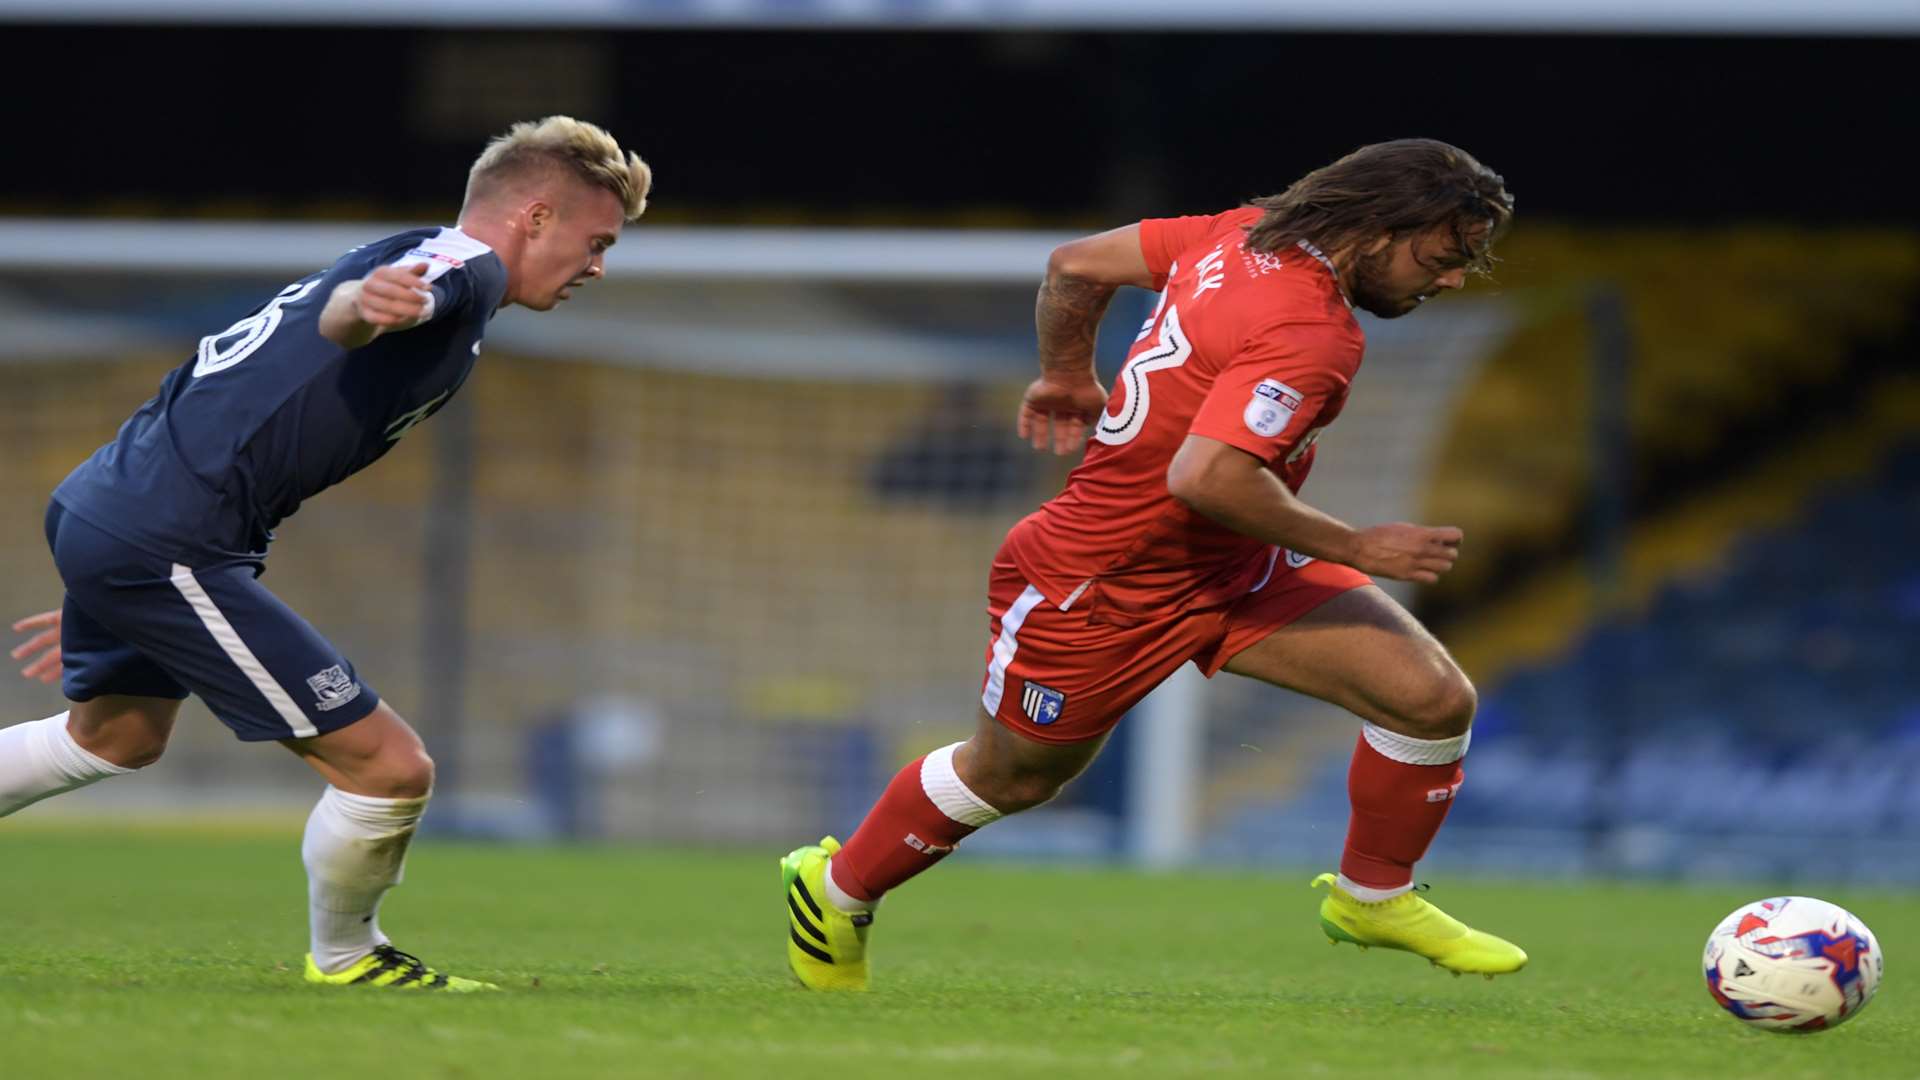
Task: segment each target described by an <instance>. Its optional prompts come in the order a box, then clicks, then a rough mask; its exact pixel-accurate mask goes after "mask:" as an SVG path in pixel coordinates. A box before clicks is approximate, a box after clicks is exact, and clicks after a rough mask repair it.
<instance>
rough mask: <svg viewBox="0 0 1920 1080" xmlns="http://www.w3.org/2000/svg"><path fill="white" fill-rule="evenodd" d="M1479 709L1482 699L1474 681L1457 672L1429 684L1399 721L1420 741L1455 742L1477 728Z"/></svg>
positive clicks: (1405, 708)
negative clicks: (1468, 731) (1474, 727)
mask: <svg viewBox="0 0 1920 1080" xmlns="http://www.w3.org/2000/svg"><path fill="white" fill-rule="evenodd" d="M1479 705H1480V695H1479V694H1478V692H1476V691H1475V690H1474V688H1473V683H1472V681H1471V680H1469V679H1468V678H1467V677H1466V676H1465V675H1463V674H1461V673H1460V672H1459V671H1454V672H1452V673H1451V674H1449V675H1445V676H1440V677H1437V678H1435V679H1433V680H1432V681H1430V682H1429V683H1427V685H1426V686H1425V687H1424V688H1423V691H1422V693H1420V694H1419V696H1418V697H1416V698H1415V699H1414V700H1412V701H1411V702H1409V703H1407V704H1406V705H1405V706H1403V707H1402V708H1401V709H1400V710H1399V712H1400V716H1399V719H1400V721H1401V723H1402V724H1403V725H1404V726H1405V729H1406V732H1407V734H1409V735H1412V736H1413V737H1414V738H1416V739H1451V738H1454V737H1456V736H1459V735H1464V734H1466V732H1467V729H1468V728H1470V727H1472V726H1473V714H1474V711H1475V710H1476V709H1478V708H1479Z"/></svg>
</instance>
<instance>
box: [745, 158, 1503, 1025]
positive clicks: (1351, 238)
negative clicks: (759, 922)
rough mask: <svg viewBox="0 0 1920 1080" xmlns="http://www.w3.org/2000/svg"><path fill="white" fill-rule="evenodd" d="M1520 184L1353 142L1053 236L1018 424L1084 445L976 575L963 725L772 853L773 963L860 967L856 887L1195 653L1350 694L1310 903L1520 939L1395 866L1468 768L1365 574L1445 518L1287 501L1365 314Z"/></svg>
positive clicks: (827, 981) (1345, 932)
mask: <svg viewBox="0 0 1920 1080" xmlns="http://www.w3.org/2000/svg"><path fill="white" fill-rule="evenodd" d="M1512 210H1513V202H1512V199H1511V198H1510V197H1509V196H1508V194H1507V192H1506V190H1505V187H1504V183H1503V181H1502V180H1501V179H1500V177H1499V176H1497V175H1495V174H1494V173H1493V172H1492V171H1491V170H1489V169H1487V168H1486V167H1485V166H1483V165H1481V164H1480V163H1479V162H1477V161H1475V160H1474V159H1473V158H1472V157H1470V156H1469V155H1467V154H1466V153H1464V152H1462V151H1460V150H1459V149H1456V148H1455V147H1452V146H1449V145H1447V144H1445V143H1441V142H1435V141H1432V140H1427V139H1406V140H1400V141H1396V142H1388V143H1380V144H1377V145H1373V146H1367V147H1363V148H1361V149H1360V150H1357V151H1355V152H1354V153H1352V154H1349V155H1348V156H1346V157H1344V158H1342V159H1340V160H1339V161H1337V162H1335V163H1333V164H1332V165H1329V166H1327V167H1325V168H1322V169H1319V170H1316V171H1315V172H1312V173H1309V174H1308V175H1307V176H1306V177H1304V178H1302V179H1301V180H1300V181H1299V182H1297V183H1295V184H1294V185H1293V186H1292V187H1290V188H1288V189H1287V190H1286V191H1285V192H1284V193H1283V194H1281V195H1278V196H1275V197H1271V198H1267V199H1261V200H1258V201H1256V202H1255V203H1253V204H1252V205H1249V206H1244V207H1240V208H1238V209H1234V210H1229V211H1227V212H1225V213H1223V214H1218V215H1214V216H1211V217H1182V218H1166V219H1157V220H1148V221H1143V222H1141V223H1139V224H1138V225H1130V226H1126V227H1124V228H1120V229H1115V230H1112V231H1110V232H1106V233H1102V234H1100V235H1097V236H1091V237H1087V238H1085V239H1081V240H1076V241H1073V242H1072V243H1069V244H1066V245H1063V246H1062V247H1060V248H1059V249H1057V250H1056V251H1054V253H1053V257H1052V259H1051V260H1050V261H1049V264H1048V267H1047V277H1046V281H1045V284H1044V285H1042V287H1041V289H1040V296H1039V301H1038V305H1037V309H1036V312H1035V321H1036V323H1037V326H1038V330H1039V339H1040V359H1041V375H1040V377H1039V378H1038V379H1037V380H1035V381H1034V383H1033V384H1032V385H1031V386H1029V387H1028V388H1027V392H1026V395H1025V400H1024V402H1023V404H1022V407H1021V411H1020V416H1019V422H1018V430H1019V433H1020V435H1021V436H1022V437H1023V438H1026V439H1028V440H1030V441H1031V442H1032V444H1033V446H1034V448H1035V449H1039V450H1045V449H1051V450H1052V451H1053V452H1054V453H1056V454H1066V453H1071V452H1073V451H1075V450H1078V449H1079V448H1080V447H1081V446H1082V445H1083V444H1084V443H1086V442H1087V440H1088V439H1089V437H1090V438H1091V445H1090V447H1089V448H1088V450H1087V453H1086V458H1085V460H1084V461H1083V462H1082V463H1081V465H1080V466H1079V467H1078V468H1077V469H1075V470H1074V471H1073V473H1072V475H1071V476H1069V477H1068V479H1067V484H1066V488H1065V490H1064V491H1062V492H1061V493H1060V494H1059V495H1058V496H1056V497H1055V498H1054V499H1053V500H1052V501H1050V502H1048V503H1047V504H1046V505H1044V506H1042V507H1041V508H1040V509H1039V510H1038V511H1036V512H1034V513H1033V514H1032V515H1030V516H1028V517H1027V518H1026V519H1025V520H1023V521H1021V522H1020V523H1019V524H1018V525H1016V526H1014V528H1013V530H1012V531H1011V532H1010V533H1008V535H1007V539H1006V542H1005V544H1004V545H1003V546H1002V547H1001V549H1000V552H999V554H998V555H997V556H996V557H995V559H994V563H993V570H992V574H991V577H990V580H989V587H988V612H989V614H990V615H991V617H992V625H991V630H990V636H989V645H988V649H987V655H986V660H987V673H986V679H985V683H984V686H983V691H982V696H981V712H980V721H979V729H978V730H977V731H976V732H975V734H974V736H973V737H972V738H971V739H969V740H967V741H966V742H964V743H957V744H954V745H952V746H947V747H943V748H941V749H939V750H935V751H933V752H932V753H929V754H928V755H926V756H925V757H924V758H922V759H920V760H918V761H915V762H913V763H912V764H910V765H908V766H907V767H906V768H905V769H903V770H902V771H901V772H900V773H899V775H898V776H896V777H895V778H894V780H893V782H892V784H890V785H889V786H888V788H887V790H886V792H885V793H884V794H883V795H882V796H881V798H880V801H879V803H878V804H877V805H876V806H875V807H874V808H873V810H872V811H871V812H870V813H869V814H868V816H867V818H866V820H865V821H864V822H863V823H862V824H861V826H860V828H859V829H858V830H857V831H856V832H855V833H854V834H853V836H852V837H851V838H850V839H849V840H848V842H847V844H846V845H845V847H840V846H839V845H837V844H836V843H835V842H834V841H833V840H832V838H828V839H827V840H826V841H824V842H823V843H822V845H821V846H814V847H806V848H801V849H799V850H798V851H796V852H794V853H793V854H792V855H790V856H788V857H787V859H785V860H783V862H782V866H783V870H784V877H785V879H786V882H787V885H788V899H787V903H788V907H789V923H790V925H789V947H788V956H789V961H790V963H791V966H792V967H793V970H794V972H795V974H796V975H797V976H799V978H800V979H801V981H802V982H803V983H805V984H807V985H809V986H813V987H816V988H820V989H858V988H864V987H865V986H866V984H867V962H866V935H867V932H868V928H869V926H870V924H871V923H872V918H873V916H872V911H873V908H874V905H875V903H876V902H877V901H878V900H879V899H880V897H881V896H882V895H883V894H885V893H886V892H887V891H889V890H891V889H892V888H894V887H895V886H897V885H899V884H900V883H901V882H904V881H906V880H907V879H908V878H910V877H912V876H914V875H915V874H918V873H919V872H921V871H922V870H925V869H926V868H927V867H929V866H932V865H933V864H934V863H935V862H937V861H938V860H939V859H940V858H941V857H942V856H944V855H945V854H946V853H948V852H949V851H951V850H953V847H954V845H955V844H957V843H959V842H960V840H961V839H962V838H964V837H966V836H967V835H969V834H971V833H972V832H974V831H975V830H976V829H978V828H980V827H981V826H983V825H986V824H988V823H990V822H992V821H994V820H996V819H998V818H1000V817H1001V816H1003V815H1005V814H1010V813H1014V812H1016V811H1020V810H1025V809H1027V808H1029V807H1033V806H1038V805H1039V804H1041V803H1043V802H1046V801H1047V800H1048V799H1050V798H1052V797H1053V796H1054V795H1055V794H1056V793H1057V792H1058V791H1059V790H1060V788H1061V786H1062V785H1064V784H1065V783H1066V782H1067V781H1069V780H1071V779H1072V778H1073V777H1075V776H1077V775H1078V774H1079V773H1080V771H1081V770H1082V769H1084V768H1085V767H1086V766H1087V764H1088V763H1089V762H1090V761H1092V760H1093V757H1094V755H1095V754H1097V753H1098V752H1099V750H1100V747H1101V745H1102V744H1103V743H1104V742H1105V741H1106V737H1107V735H1108V733H1109V732H1110V731H1111V730H1112V729H1113V726H1114V725H1115V724H1116V723H1118V722H1119V720H1120V717H1121V716H1122V715H1124V714H1125V713H1126V711H1127V710H1128V709H1130V708H1132V707H1133V706H1134V705H1135V704H1137V703H1138V702H1139V701H1140V699H1141V698H1143V697H1145V696H1146V694H1147V693H1148V692H1149V691H1150V690H1152V689H1153V688H1154V687H1155V686H1157V685H1158V684H1159V683H1160V682H1161V681H1162V680H1164V679H1165V678H1167V676H1169V675H1171V674H1172V673H1173V672H1174V671H1175V670H1176V669H1177V668H1179V667H1180V666H1181V665H1182V664H1185V663H1187V662H1188V661H1193V662H1194V663H1196V664H1197V665H1199V667H1200V669H1201V670H1202V671H1203V672H1205V673H1206V674H1207V675H1209V676H1211V675H1213V674H1214V673H1215V672H1218V671H1230V672H1232V673H1234V674H1236V675H1245V676H1250V677H1252V678H1256V679H1260V680H1263V681H1265V682H1269V683H1273V684H1274V685H1277V686H1284V687H1288V688H1290V689H1293V690H1297V691H1300V692H1302V693H1307V694H1312V695H1313V696H1315V697H1318V698H1321V699H1323V700H1326V701H1330V702H1333V703H1335V704H1337V705H1341V706H1343V707H1345V708H1347V709H1349V710H1351V711H1352V712H1354V713H1356V714H1357V715H1358V716H1359V717H1360V718H1361V721H1362V732H1361V736H1360V738H1359V739H1358V740H1357V742H1356V745H1355V748H1354V757H1353V764H1352V768H1351V770H1350V772H1349V775H1348V789H1349V795H1350V798H1351V801H1352V805H1353V816H1352V820H1351V824H1350V827H1349V831H1348V834H1347V842H1346V849H1345V852H1344V853H1343V855H1342V857H1341V860H1340V872H1339V874H1338V875H1337V876H1336V875H1333V874H1324V875H1321V877H1320V878H1318V879H1316V880H1315V884H1316V885H1322V884H1324V885H1327V886H1328V887H1329V893H1328V897H1327V898H1326V900H1325V901H1324V902H1323V903H1322V906H1321V911H1320V914H1321V923H1322V928H1323V929H1324V931H1325V932H1326V934H1327V935H1328V936H1329V937H1330V938H1332V939H1333V940H1334V941H1335V942H1339V941H1351V942H1354V943H1356V944H1361V945H1380V946H1384V947H1388V948H1398V949H1404V950H1407V951H1411V952H1414V953H1417V954H1419V955H1422V956H1425V957H1427V958H1428V959H1429V960H1432V961H1433V962H1434V963H1436V964H1438V965H1441V966H1443V967H1447V968H1449V969H1451V970H1453V971H1455V972H1466V971H1472V972H1477V973H1482V974H1486V975H1489V976H1491V975H1493V974H1497V973H1502V972H1509V971H1515V970H1518V969H1519V968H1520V967H1521V966H1522V965H1523V964H1525V963H1526V954H1525V953H1524V952H1522V951H1521V950H1520V949H1519V948H1517V947H1516V946H1514V945H1512V944H1511V943H1509V942H1506V941H1503V940H1501V939H1500V938H1497V937H1494V936H1492V935H1490V934H1484V933H1481V932H1479V931H1475V930H1471V929H1469V928H1467V927H1466V926H1464V925H1462V924H1461V923H1459V922H1458V921H1456V920H1454V919H1452V918H1451V917H1449V916H1447V915H1446V914H1445V913H1444V912H1441V911H1440V910H1439V909H1438V908H1436V907H1434V906H1433V905H1431V904H1429V903H1428V902H1427V901H1426V900H1425V899H1424V898H1423V897H1421V896H1420V895H1418V894H1417V893H1415V892H1414V891H1413V864H1414V863H1415V862H1416V861H1417V860H1418V859H1419V858H1420V857H1421V856H1422V855H1423V854H1424V853H1425V852H1426V849H1427V846H1428V844H1429V843H1430V842H1431V841H1432V839H1433V836H1434V834H1435V833H1436V832H1437V831H1438V830H1439V828H1440V824H1441V821H1442V820H1443V819H1444V818H1445V817H1446V813H1447V809H1448V808H1449V807H1450V806H1451V805H1452V799H1453V796H1454V793H1455V792H1456V791H1457V790H1458V789H1459V785H1460V781H1461V776H1462V773H1461V766H1460V761H1461V759H1462V758H1463V757H1464V756H1465V754H1466V750H1467V742H1468V727H1469V725H1470V724H1471V722H1472V719H1473V711H1474V705H1475V696H1474V690H1473V686H1472V684H1471V683H1469V682H1468V680H1467V678H1466V676H1465V675H1464V674H1462V673H1461V671H1460V669H1459V667H1458V666H1456V665H1455V663H1454V662H1453V659H1452V658H1451V657H1450V656H1448V655H1447V652H1446V650H1445V649H1444V648H1442V647H1441V645H1440V643H1439V642H1437V641H1436V640H1434V638H1433V637H1432V635H1430V634H1429V633H1427V631H1426V630H1425V628H1423V627H1422V626H1421V625H1420V624H1419V623H1418V622H1417V621H1416V620H1415V619H1414V618H1413V617H1412V616H1411V615H1409V614H1408V613H1407V612H1406V610H1405V609H1403V608H1402V607H1401V606H1400V605H1399V604H1397V603H1395V602H1394V601H1393V600H1392V599H1391V598H1390V597H1388V596H1387V595H1386V594H1385V593H1384V592H1382V591H1380V589H1378V588H1377V587H1375V586H1374V585H1373V584H1372V582H1371V578H1372V577H1385V578H1392V579H1395V580H1401V581H1415V582H1422V583H1431V582H1433V581H1435V580H1437V579H1438V577H1439V575H1441V574H1443V573H1445V572H1446V571H1447V570H1449V569H1450V568H1451V567H1452V565H1453V562H1454V559H1455V557H1456V556H1457V555H1458V552H1459V545H1460V540H1461V533H1460V530H1458V529H1454V528H1430V527H1427V526H1422V525H1410V524H1404V523H1394V524H1385V525H1374V526H1371V527H1369V528H1361V529H1356V528H1353V527H1351V526H1349V525H1347V524H1345V523H1343V522H1340V521H1338V520H1335V519H1334V518H1332V517H1329V516H1328V515H1326V514H1323V513H1321V512H1319V511H1318V510H1315V509H1314V508H1313V507H1311V506H1309V505H1308V504H1306V503H1304V502H1302V501H1301V500H1300V499H1299V497H1298V492H1299V490H1300V487H1301V485H1302V483H1303V482H1304V481H1305V480H1306V478H1307V473H1308V472H1309V471H1310V470H1311V469H1312V467H1313V460H1314V454H1315V449H1314V444H1315V441H1316V440H1317V439H1318V437H1319V434H1320V432H1321V431H1323V430H1325V428H1326V427H1327V426H1328V425H1329V424H1331V423H1332V422H1333V421H1334V419H1335V418H1336V417H1338V416H1339V414H1340V410H1341V408H1342V406H1343V405H1344V404H1345V402H1346V398H1347V392H1348V388H1349V386H1350V385H1351V383H1352V380H1353V377H1354V375H1355V373H1356V372H1357V371H1358V369H1359V367H1360V358H1361V352H1362V349H1363V347H1364V344H1365V343H1364V340H1363V336H1362V333H1361V328H1360V325H1359V323H1358V322H1357V321H1356V320H1355V319H1354V315H1353V309H1354V308H1356V307H1358V308H1361V309H1363V310H1365V311H1368V312H1371V313H1373V314H1375V315H1378V316H1380V317H1382V318H1396V317H1398V316H1401V315H1405V314H1407V313H1408V312H1410V311H1412V310H1414V309H1415V308H1416V307H1418V306H1419V305H1420V304H1421V303H1423V302H1424V301H1426V300H1428V299H1430V298H1432V297H1434V296H1436V295H1438V294H1439V293H1441V292H1443V291H1446V290H1449V289H1458V288H1460V287H1462V286H1463V285H1464V284H1465V282H1466V278H1467V275H1468V274H1469V273H1470V272H1474V271H1481V270H1484V269H1485V268H1486V266H1487V265H1488V263H1489V261H1490V259H1491V256H1490V249H1491V247H1492V245H1493V242H1494V240H1495V239H1497V238H1498V237H1499V235H1500V234H1501V233H1502V232H1504V230H1505V228H1506V227H1507V224H1508V223H1509V221H1510V219H1511V216H1512ZM1121 285H1136V286H1140V287H1143V288H1152V289H1156V290H1160V292H1161V295H1160V302H1159V306H1158V308H1157V309H1156V310H1155V311H1154V314H1153V316H1152V318H1150V319H1149V320H1148V321H1147V323H1146V325H1145V326H1144V327H1143V328H1142V329H1141V331H1140V334H1139V337H1138V338H1137V339H1136V341H1135V344H1134V346H1133V350H1132V353H1131V355H1130V356H1129V357H1128V360H1127V363H1126V366H1125V367H1123V368H1122V369H1121V372H1120V375H1119V377H1118V378H1117V379H1116V384H1115V387H1114V391H1113V394H1112V396H1111V397H1109V396H1108V394H1107V392H1106V391H1105V390H1104V389H1103V388H1102V387H1101V386H1100V384H1099V382H1098V380H1097V379H1096V377H1095V374H1094V369H1093V345H1094V334H1095V328H1096V327H1097V326H1098V324H1099V321H1100V317H1101V315H1102V313H1103V312H1104V311H1105V309H1106V307H1107V304H1108V301H1109V300H1110V299H1111V297H1112V296H1113V293H1114V292H1115V290H1116V289H1117V288H1118V287H1119V286H1121Z"/></svg>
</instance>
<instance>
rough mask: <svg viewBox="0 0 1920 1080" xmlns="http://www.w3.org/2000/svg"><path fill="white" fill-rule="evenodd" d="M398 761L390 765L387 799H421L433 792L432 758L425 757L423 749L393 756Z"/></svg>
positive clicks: (425, 753) (425, 752)
mask: <svg viewBox="0 0 1920 1080" xmlns="http://www.w3.org/2000/svg"><path fill="white" fill-rule="evenodd" d="M394 756H395V757H396V758H398V759H399V760H397V761H395V762H393V763H392V772H391V773H390V775H389V776H388V783H389V784H390V785H391V787H392V791H391V792H389V794H388V796H387V797H388V798H392V799H422V798H425V797H426V796H427V795H429V794H431V793H432V791H433V758H431V757H429V756H427V751H426V749H425V748H416V749H413V750H411V751H409V752H407V753H404V754H396V755H394Z"/></svg>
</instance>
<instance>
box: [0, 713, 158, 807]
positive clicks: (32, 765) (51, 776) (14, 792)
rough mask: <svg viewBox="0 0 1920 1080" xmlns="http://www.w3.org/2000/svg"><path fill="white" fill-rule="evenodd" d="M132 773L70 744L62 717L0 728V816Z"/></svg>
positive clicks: (70, 735) (64, 720)
mask: <svg viewBox="0 0 1920 1080" xmlns="http://www.w3.org/2000/svg"><path fill="white" fill-rule="evenodd" d="M132 771H133V770H132V769H128V768H123V767H121V766H119V765H115V764H114V763H113V762H111V761H107V760H105V759H103V758H101V757H99V756H97V755H95V754H92V753H89V752H88V751H87V750H86V749H85V748H84V747H82V746H81V745H80V744H79V743H77V742H74V741H73V735H72V733H70V732H68V731H67V714H66V713H61V714H59V715H58V716H49V717H47V718H46V719H45V720H34V721H32V722H30V723H26V724H15V725H13V726H12V727H9V728H0V817H6V816H7V815H8V814H11V813H13V812H14V811H15V810H19V809H21V808H23V807H27V806H32V805H33V804H34V803H37V802H39V801H40V800H41V799H45V798H48V797H50V796H53V795H58V794H61V793H62V792H67V791H72V790H73V789H74V788H81V787H86V786H87V785H88V784H91V783H93V782H94V781H95V780H105V779H106V778H107V777H109V776H122V775H124V774H126V773H130V772H132Z"/></svg>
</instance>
